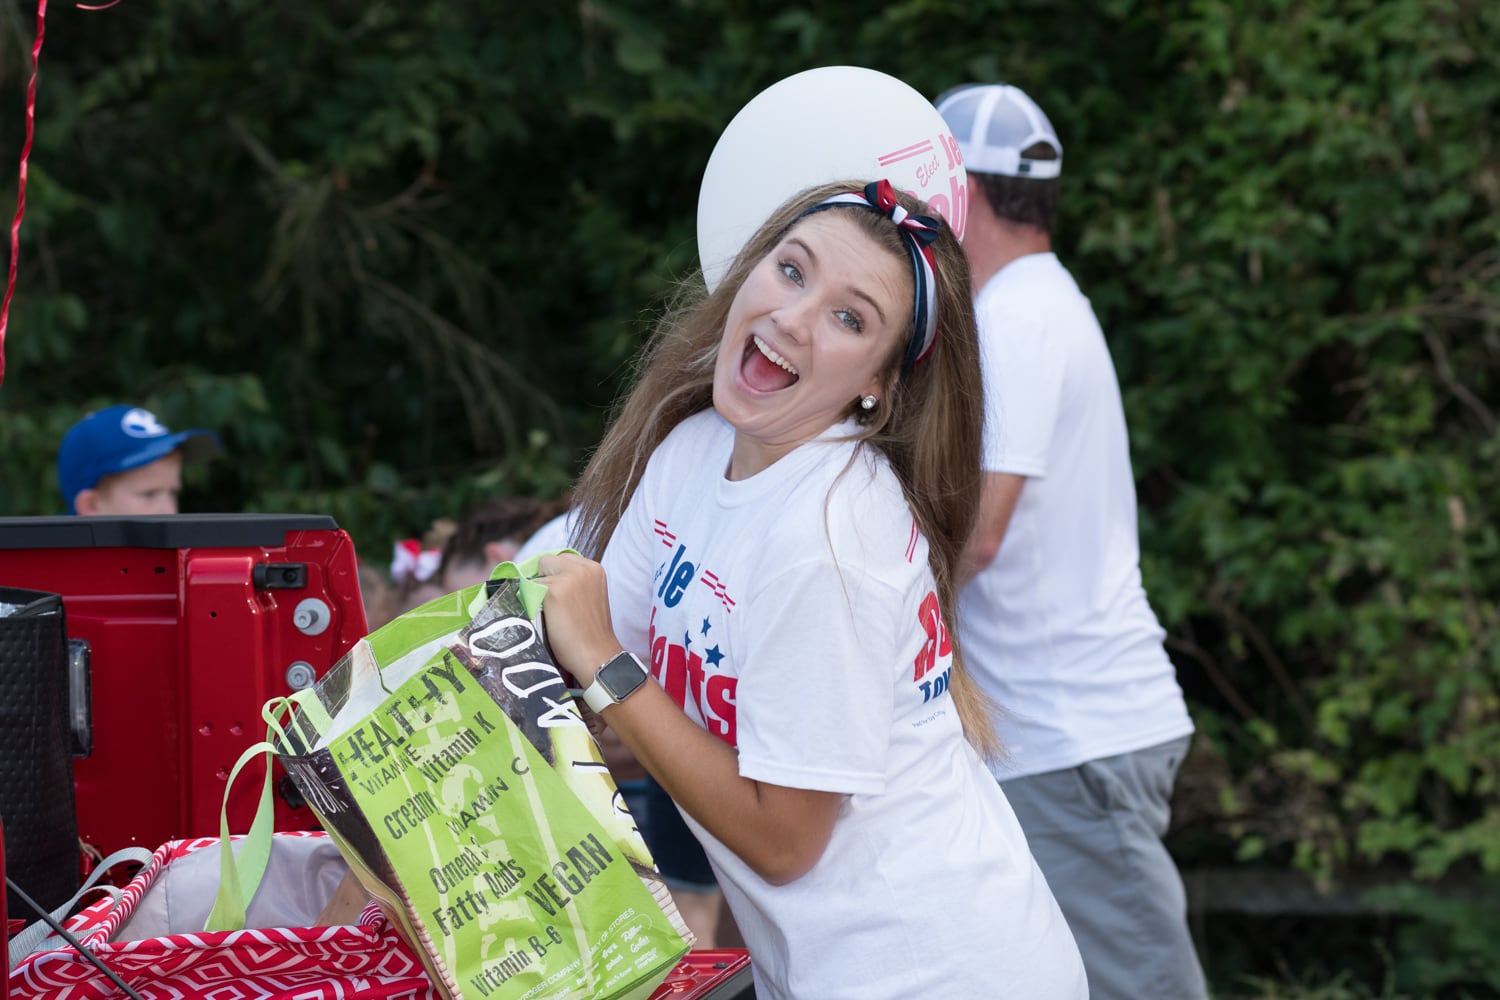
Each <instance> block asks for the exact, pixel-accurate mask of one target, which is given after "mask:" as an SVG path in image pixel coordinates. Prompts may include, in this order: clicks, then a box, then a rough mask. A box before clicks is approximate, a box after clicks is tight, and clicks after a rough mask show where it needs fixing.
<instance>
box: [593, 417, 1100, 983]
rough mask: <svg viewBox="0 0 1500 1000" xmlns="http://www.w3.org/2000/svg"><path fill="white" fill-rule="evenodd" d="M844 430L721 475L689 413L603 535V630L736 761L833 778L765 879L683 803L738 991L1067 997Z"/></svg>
mask: <svg viewBox="0 0 1500 1000" xmlns="http://www.w3.org/2000/svg"><path fill="white" fill-rule="evenodd" d="M852 429H853V425H846V426H842V427H836V428H833V429H832V430H831V431H830V432H829V434H828V435H825V437H824V438H823V439H820V440H818V441H814V442H810V443H808V444H805V445H803V446H801V447H799V448H797V449H795V450H794V451H792V452H791V453H790V454H788V455H786V456H784V457H783V458H781V459H780V460H779V461H777V462H775V463H774V464H773V465H771V466H770V467H769V468H767V469H765V470H763V471H762V472H761V473H759V474H758V475H755V476H753V477H751V478H749V479H745V480H741V481H738V482H731V481H729V480H727V479H725V478H724V470H725V469H727V468H728V463H729V455H730V449H731V446H732V443H733V429H732V428H731V427H729V425H728V424H726V423H725V422H724V421H723V420H722V419H721V418H720V417H719V416H718V414H716V413H715V412H713V411H712V410H709V411H705V412H703V413H700V414H698V415H696V416H694V417H691V418H689V419H688V420H686V421H684V422H683V423H682V424H681V425H679V426H678V427H677V428H676V429H675V430H674V431H673V432H672V433H671V434H670V435H669V436H668V437H667V439H666V441H664V442H663V443H662V445H661V446H660V447H659V448H658V449H657V450H656V452H655V453H654V454H653V456H652V458H651V460H650V463H649V464H648V466H647V468H646V472H645V475H644V476H643V478H642V480H641V483H640V486H639V487H638V489H637V491H636V494H635V496H634V498H633V499H632V500H631V502H630V506H629V508H628V509H627V510H626V512H625V514H624V516H623V518H622V519H621V521H620V524H619V526H618V527H617V528H616V530H615V533H614V536H613V538H612V539H611V540H610V544H609V547H608V549H607V551H606V552H605V555H604V565H605V569H606V571H607V573H608V577H609V590H610V610H611V613H612V616H613V619H614V626H615V630H616V632H617V634H618V635H619V637H620V639H621V641H622V642H624V644H625V645H626V647H627V648H629V649H632V650H634V651H636V652H638V653H640V654H641V656H642V659H643V660H645V661H646V662H649V663H650V664H651V670H652V676H653V677H655V678H656V680H657V682H658V683H660V684H661V686H662V687H663V688H664V689H665V690H666V691H667V692H668V693H669V694H670V695H671V696H672V697H673V698H674V699H675V700H676V701H677V702H678V703H679V704H681V705H682V707H683V710H684V711H685V712H686V713H687V714H688V716H689V717H690V718H692V719H693V720H694V721H695V722H697V723H699V724H700V725H702V726H704V727H705V728H706V729H707V730H708V731H709V732H710V733H713V734H714V735H716V736H718V737H719V738H721V739H723V740H724V741H725V742H727V743H729V744H730V745H731V746H735V747H737V748H738V750H739V769H740V773H741V774H742V775H744V776H746V777H748V778H753V779H755V780H758V781H766V782H771V783H774V784H778V785H783V786H787V787H794V788H809V789H818V790H822V791H829V792H839V793H842V794H844V795H845V796H847V797H846V799H845V800H844V804H843V806H842V808H841V810H840V812H839V816H838V819H837V821H836V823H835V824H834V829H833V835H832V839H831V841H830V843H829V845H828V848H827V850H826V851H825V852H824V854H823V856H822V858H821V859H820V860H819V861H818V862H817V864H816V865H814V866H813V868H812V869H811V870H810V871H809V872H808V873H807V874H806V875H804V876H802V877H801V878H799V879H797V880H795V881H794V882H791V883H790V884H788V885H783V886H774V885H771V884H770V883H768V882H766V881H764V880H762V879H761V878H760V877H759V876H757V875H756V874H755V873H754V872H753V871H752V870H751V869H750V868H749V867H748V866H747V865H746V864H745V863H744V862H743V861H741V860H740V859H739V858H738V857H737V856H736V855H735V854H734V853H733V852H731V851H730V850H729V849H728V848H726V847H725V846H724V845H723V844H721V843H720V842H719V841H717V840H716V839H715V838H714V837H713V836H711V835H710V834H708V833H707V832H706V831H705V830H704V829H703V828H702V827H701V826H699V825H698V824H697V823H696V822H694V821H693V820H692V818H691V817H688V818H687V820H688V823H689V825H690V826H691V827H692V828H693V832H694V833H695V834H697V836H698V838H699V840H701V841H702V842H703V846H704V849H705V851H706V853H707V855H708V858H709V860H710V862H711V863H712V865H713V868H714V871H715V873H716V874H717V876H718V881H719V885H720V887H721V888H722V889H723V891H724V894H725V896H726V897H727V899H728V901H729V904H730V906H731V908H732V909H733V911H734V915H735V920H736V923H737V924H738V926H739V929H740V931H741V932H742V933H743V935H744V937H745V941H746V944H747V946H748V948H749V950H750V953H751V958H752V964H753V967H754V971H755V989H756V996H758V997H761V998H762V1000H777V998H786V1000H790V998H799V1000H801V998H809V997H817V998H819V1000H837V998H843V997H848V998H859V1000H880V998H884V997H889V998H892V1000H895V998H902V1000H905V998H910V997H937V996H944V997H1014V998H1017V1000H1020V998H1026V1000H1051V998H1067V1000H1073V998H1080V1000H1081V998H1083V997H1086V996H1087V988H1086V986H1085V984H1084V974H1083V967H1082V964H1081V963H1080V960H1079V958H1078V952H1077V948H1076V947H1075V945H1074V943H1073V937H1072V934H1071V932H1070V931H1069V930H1068V928H1067V925H1066V923H1065V922H1064V920H1063V917H1062V914H1061V911H1059V909H1058V907H1057V904H1056V902H1055V901H1054V900H1053V898H1052V894H1051V892H1050V890H1049V889H1048V888H1047V885H1046V882H1045V880H1044V879H1043V877H1042V874H1041V872H1040V871H1039V870H1038V869H1037V867H1036V863H1035V862H1034V861H1033V860H1032V857H1031V853H1030V851H1029V850H1028V848H1027V846H1026V840H1025V836H1024V834H1022V832H1021V829H1020V826H1019V825H1018V824H1017V822H1016V819H1015V816H1014V814H1013V813H1012V812H1011V809H1010V806H1009V804H1008V803H1007V802H1006V800H1005V796H1004V793H1003V792H1002V791H1001V790H1000V787H999V786H998V785H997V784H996V783H995V782H994V781H993V779H992V778H991V777H990V775H989V772H988V771H987V770H986V769H985V767H984V765H983V763H982V762H981V760H980V758H979V757H978V755H977V754H976V753H975V752H974V750H973V749H972V748H971V747H970V746H969V744H968V743H966V742H965V741H964V739H963V736H962V732H961V730H960V726H959V720H958V715H957V712H956V710H955V708H954V706H953V703H952V699H951V698H949V697H948V695H947V678H948V669H949V666H950V664H951V660H952V657H951V653H950V652H949V651H948V646H947V643H946V641H945V636H943V635H940V634H939V633H940V628H941V627H940V624H939V622H940V618H939V616H938V615H937V613H936V608H937V605H936V599H935V597H934V596H933V581H932V575H931V573H930V571H929V569H928V565H927V543H926V541H925V540H924V539H923V538H922V536H921V535H920V534H919V533H918V532H917V530H916V525H915V523H914V521H913V519H912V516H911V513H910V510H909V509H908V507H907V505H906V502H905V500H904V498H903V497H902V494H901V490H900V486H899V484H898V483H897V481H896V478H895V476H894V475H893V474H892V473H891V471H890V469H889V467H888V466H887V465H886V463H885V462H884V460H883V458H881V457H880V456H879V454H878V453H877V452H876V451H875V450H874V449H870V448H865V449H859V450H858V451H857V452H856V449H855V448H854V446H853V445H852V444H851V443H849V442H839V441H834V440H831V439H830V438H831V437H832V436H836V435H847V434H848V433H849V432H850V431H851V430H852ZM841 472H842V475H840V473H841ZM648 653H649V658H648V657H647V654H648Z"/></svg>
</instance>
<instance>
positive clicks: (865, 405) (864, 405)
mask: <svg viewBox="0 0 1500 1000" xmlns="http://www.w3.org/2000/svg"><path fill="white" fill-rule="evenodd" d="M859 405H860V409H864V410H873V409H875V397H874V396H865V397H864V398H862V399H861V400H860V401H859Z"/></svg>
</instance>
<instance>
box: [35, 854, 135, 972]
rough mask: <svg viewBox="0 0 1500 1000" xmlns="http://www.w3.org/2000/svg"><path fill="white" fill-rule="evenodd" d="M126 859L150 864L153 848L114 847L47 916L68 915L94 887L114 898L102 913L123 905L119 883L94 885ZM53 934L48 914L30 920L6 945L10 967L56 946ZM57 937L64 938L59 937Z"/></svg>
mask: <svg viewBox="0 0 1500 1000" xmlns="http://www.w3.org/2000/svg"><path fill="white" fill-rule="evenodd" d="M125 861H133V862H135V863H136V864H139V865H147V864H150V863H151V852H150V851H148V850H146V849H145V848H144V847H122V848H120V849H119V850H118V851H115V852H114V853H113V854H111V855H110V856H109V857H107V858H105V859H104V860H103V861H100V862H99V864H98V865H96V866H95V867H94V870H93V871H92V872H90V873H89V877H88V878H87V879H85V880H84V883H83V885H82V886H81V887H80V888H79V890H78V891H77V892H75V893H74V894H73V898H72V899H70V900H68V901H67V902H66V903H64V904H62V905H61V906H59V907H57V908H56V909H55V910H53V911H52V912H51V913H50V914H48V916H50V917H51V918H52V921H53V922H61V921H62V919H63V917H65V916H67V915H68V913H69V912H70V911H71V910H72V909H73V907H74V906H76V905H78V901H79V900H80V899H82V898H83V897H84V896H86V895H88V894H89V893H91V892H95V891H98V892H103V893H106V894H107V895H109V896H110V897H112V898H113V902H112V903H110V906H109V909H108V910H105V911H104V914H103V915H104V916H108V915H109V914H110V913H111V912H112V911H113V910H114V908H115V907H117V906H119V905H120V898H121V897H122V896H123V895H124V893H123V892H121V891H120V889H119V888H118V887H116V886H112V885H107V884H100V885H95V884H94V883H96V882H98V881H99V879H100V878H102V877H103V876H104V873H105V872H107V871H109V870H110V869H111V868H113V867H114V866H115V865H118V864H120V863H122V862H125ZM54 938H56V932H55V931H54V930H53V929H52V924H51V923H49V922H48V921H47V919H46V917H43V918H42V919H40V920H37V921H35V922H34V923H32V924H30V925H29V926H27V927H26V928H25V929H24V930H22V931H21V932H20V933H18V934H16V936H15V937H13V938H11V939H10V944H9V946H8V948H7V957H8V960H9V963H10V964H9V968H12V969H14V968H15V967H16V966H17V965H19V964H20V962H21V960H22V959H24V958H26V956H28V955H30V954H32V953H34V952H38V951H49V950H51V949H52V948H54V947H56V945H55V944H54V942H53V939H54ZM58 940H61V939H60V938H58Z"/></svg>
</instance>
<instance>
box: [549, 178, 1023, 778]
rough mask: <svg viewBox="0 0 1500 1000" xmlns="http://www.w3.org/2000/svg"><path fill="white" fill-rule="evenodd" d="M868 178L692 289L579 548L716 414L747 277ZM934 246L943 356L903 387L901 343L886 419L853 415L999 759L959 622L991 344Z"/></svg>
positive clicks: (788, 211)
mask: <svg viewBox="0 0 1500 1000" xmlns="http://www.w3.org/2000/svg"><path fill="white" fill-rule="evenodd" d="M863 187H864V184H863V182H856V181H845V182H838V183H833V184H825V185H822V186H819V187H815V188H810V189H808V190H806V191H804V192H802V193H801V194H799V195H797V196H796V197H794V198H792V199H791V200H790V201H788V202H786V203H785V204H784V205H782V207H781V208H780V209H778V210H777V211H776V212H775V213H774V214H773V215H772V216H771V218H770V219H768V220H767V221H766V223H765V224H764V225H763V226H761V228H760V230H759V231H758V232H756V234H755V235H754V236H752V237H751V238H750V240H749V241H748V242H747V243H746V244H745V247H744V248H743V249H742V250H741V251H740V253H739V255H738V256H737V257H736V258H735V261H734V263H733V265H731V267H730V268H729V271H728V273H727V274H726V275H725V276H724V279H723V280H722V281H721V282H720V284H719V287H718V288H716V289H715V290H714V291H713V292H712V293H708V292H707V291H706V289H705V288H704V284H703V279H702V277H701V276H696V275H695V276H693V277H691V278H689V279H687V280H685V281H683V282H681V283H680V284H679V286H678V288H677V291H676V294H675V295H674V296H673V298H672V300H671V302H670V303H669V305H668V308H667V310H666V312H665V313H664V315H663V317H662V319H661V321H660V322H659V323H658V324H657V326H656V329H655V332H654V333H653V334H652V336H651V339H650V341H649V342H648V343H647V345H646V348H645V350H644V351H643V352H642V353H641V355H640V358H639V359H638V361H637V364H636V368H635V374H634V380H633V385H632V387H631V389H630V390H629V392H628V394H627V395H625V397H624V398H623V401H622V402H620V403H619V404H618V405H617V406H616V409H615V412H614V415H613V419H612V420H611V422H610V426H609V430H608V431H607V432H606V433H605V435H604V438H603V440H602V441H601V442H600V443H599V447H598V448H597V449H596V450H595V452H594V454H593V457H592V458H591V459H590V460H589V463H588V466H587V467H586V468H585V469H584V471H583V475H582V476H581V477H580V478H579V481H578V487H577V490H576V491H575V494H574V495H575V498H576V499H577V500H578V523H577V526H576V527H575V529H574V544H575V545H577V546H578V548H579V550H580V551H582V552H584V553H586V554H590V555H592V556H594V557H595V558H598V556H599V555H600V554H601V553H603V551H604V549H605V547H606V546H607V545H608V544H609V540H610V537H611V536H612V535H613V534H614V530H615V526H616V525H617V524H618V523H619V520H620V516H621V515H622V514H623V513H624V511H625V507H626V505H627V504H628V503H629V502H630V498H631V496H632V495H633V494H634V493H635V488H636V486H637V484H639V482H640V480H641V474H642V473H643V472H644V471H645V468H646V462H647V460H648V459H649V458H650V457H651V453H652V452H653V451H655V450H656V448H657V446H658V445H660V444H661V442H662V441H663V440H664V439H665V438H666V436H667V435H668V434H669V433H670V432H671V431H672V429H673V428H674V427H676V426H677V425H678V424H679V423H681V422H682V421H683V420H685V419H686V418H688V417H690V416H692V415H693V414H695V413H698V412H700V411H702V410H706V409H708V408H710V407H711V406H712V405H713V379H714V363H715V360H716V359H717V356H718V348H719V341H720V339H721V337H722V335H723V331H724V326H725V323H726V321H727V318H728V315H729V309H730V305H731V304H732V303H733V301H734V298H735V295H736V294H738V292H739V289H740V286H741V284H743V283H744V281H745V278H746V276H747V275H749V273H750V272H751V271H752V270H753V269H754V268H755V267H756V266H757V265H758V264H759V263H760V262H761V261H762V260H763V259H764V258H765V257H766V255H767V254H769V253H771V251H772V250H774V249H775V248H776V246H777V245H778V244H779V243H780V242H781V240H782V239H783V238H784V237H785V236H786V234H787V232H788V231H789V230H790V229H791V228H792V227H793V226H794V225H795V224H796V223H797V222H798V220H799V219H800V218H801V217H802V216H803V215H804V214H805V213H806V212H807V210H808V209H810V208H812V207H813V206H815V205H817V204H819V203H820V202H823V201H825V200H826V199H828V198H829V197H831V196H833V195H836V194H842V193H844V192H846V191H859V190H862V189H863ZM897 197H898V200H899V201H900V203H901V205H902V207H903V208H905V209H906V210H907V211H909V212H915V213H924V214H925V213H927V212H928V209H927V207H926V206H925V205H924V204H922V203H921V202H920V201H918V200H917V199H916V198H913V197H912V196H910V195H907V194H898V196H897ZM840 215H841V217H843V218H848V219H849V220H850V221H851V222H853V223H855V224H856V225H858V226H860V228H861V230H862V231H863V232H865V233H866V234H868V235H869V236H870V237H871V238H872V239H873V240H875V242H876V243H878V244H879V245H880V246H882V247H884V248H885V249H886V250H887V252H889V253H891V254H892V255H894V256H895V257H896V258H897V259H898V260H900V261H901V262H902V264H903V266H905V264H906V262H907V261H908V259H909V258H908V256H907V251H906V249H905V246H904V244H903V243H902V240H901V236H900V232H899V230H898V229H897V227H896V226H895V225H893V224H892V223H891V222H890V221H889V220H888V219H885V218H883V217H882V216H880V215H879V214H877V213H876V212H872V211H866V210H859V209H856V210H854V211H848V212H842V213H840ZM939 228H940V232H939V235H938V238H937V240H936V242H934V243H933V244H932V251H933V258H934V261H935V264H936V266H935V271H936V272H937V309H938V336H937V341H936V343H935V344H934V345H933V348H932V351H931V353H929V354H928V356H927V357H926V359H924V360H923V362H922V363H921V364H919V365H917V366H916V367H915V368H914V369H913V370H912V371H911V372H910V373H909V374H907V375H906V376H905V377H898V371H899V365H900V360H901V357H902V354H903V352H904V351H905V347H906V340H907V337H909V336H910V334H911V331H910V330H908V331H906V333H907V337H902V338H898V340H897V343H896V345H895V347H894V348H893V350H892V353H891V356H890V357H889V358H887V359H886V364H885V367H884V369H883V371H885V373H886V375H885V378H884V383H885V385H886V390H885V391H884V392H882V393H881V394H880V395H879V397H878V401H877V403H876V406H875V408H874V409H872V410H870V411H865V410H863V409H861V408H860V406H859V403H858V401H857V400H850V401H849V410H848V413H847V414H846V415H847V416H850V417H854V418H856V419H857V420H859V421H860V423H861V425H862V426H861V428H860V432H859V434H858V435H857V438H858V439H859V440H860V441H861V442H862V443H868V444H870V445H872V446H873V447H875V448H878V449H879V450H880V451H881V452H882V453H883V454H884V455H885V457H886V460H887V461H888V462H889V463H890V465H891V469H892V471H894V472H895V474H896V478H897V479H898V480H899V481H900V483H901V490H902V493H903V494H904V495H905V497H906V502H907V505H908V506H909V507H910V508H911V512H912V516H913V517H914V518H916V521H917V527H918V528H919V529H920V530H921V532H922V534H923V535H924V536H925V537H926V539H927V542H928V561H929V563H930V565H931V569H932V575H933V577H934V579H935V581H936V583H937V593H938V600H939V602H940V604H941V607H942V615H943V624H944V626H945V627H946V628H947V629H948V634H949V636H950V638H951V640H952V642H953V670H952V674H951V675H950V676H951V681H950V686H949V690H950V692H951V693H952V695H953V700H954V704H955V706H956V707H957V709H958V713H959V718H960V719H962V720H963V725H964V732H965V734H966V735H967V737H968V739H969V741H970V742H971V743H972V744H973V745H974V746H975V747H976V748H977V749H979V750H980V751H981V752H983V753H984V754H986V755H987V756H988V755H994V754H997V753H998V752H999V750H1000V747H999V742H998V740H997V739H996V738H995V734H994V728H993V726H992V724H991V722H990V714H989V713H990V710H991V708H992V707H993V706H992V705H991V703H990V701H989V699H988V698H987V697H986V696H985V695H984V693H983V692H982V691H980V689H979V688H978V686H977V685H976V684H974V682H973V681H972V680H970V678H969V677H968V675H967V674H966V673H965V672H964V669H963V660H962V656H961V654H960V651H959V648H958V638H957V629H955V628H954V615H955V612H956V611H957V604H958V593H957V586H956V574H957V570H958V566H959V560H960V557H961V555H962V554H963V549H964V544H965V542H966V541H967V540H968V537H969V532H970V531H971V530H972V528H973V526H974V518H975V516H976V514H977V513H978V509H979V496H980V488H981V481H982V476H981V472H980V440H981V433H982V426H983V420H984V416H983V410H984V408H983V389H982V387H981V382H980V376H979V339H978V333H977V331H976V327H975V320H974V306H973V302H972V301H971V300H970V298H969V265H968V261H967V260H966V258H965V257H964V252H963V248H962V247H961V246H960V245H959V243H958V239H957V237H955V236H954V235H953V231H952V230H951V229H949V228H948V226H947V225H946V224H943V225H941V226H940V227H939Z"/></svg>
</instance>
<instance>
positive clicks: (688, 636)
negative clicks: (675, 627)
mask: <svg viewBox="0 0 1500 1000" xmlns="http://www.w3.org/2000/svg"><path fill="white" fill-rule="evenodd" d="M682 648H683V649H692V648H693V633H691V632H683V633H682Z"/></svg>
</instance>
